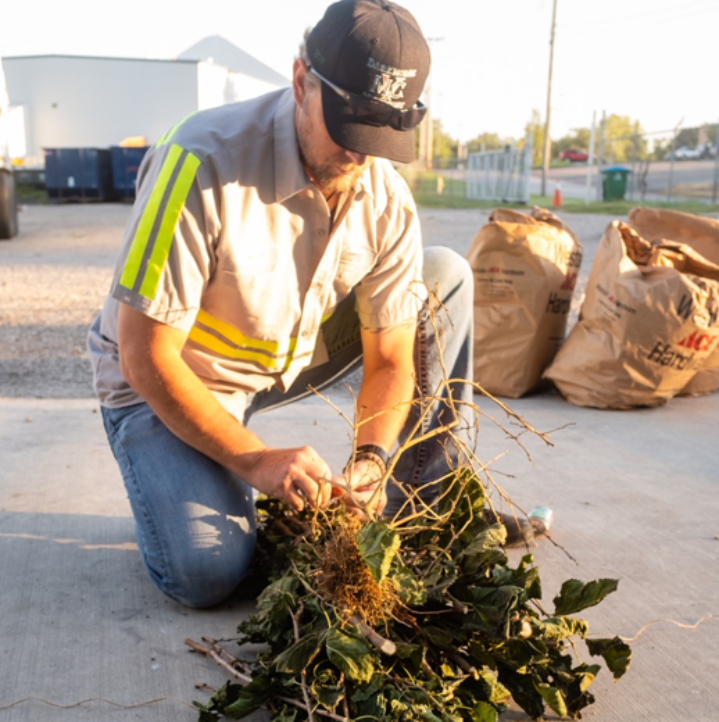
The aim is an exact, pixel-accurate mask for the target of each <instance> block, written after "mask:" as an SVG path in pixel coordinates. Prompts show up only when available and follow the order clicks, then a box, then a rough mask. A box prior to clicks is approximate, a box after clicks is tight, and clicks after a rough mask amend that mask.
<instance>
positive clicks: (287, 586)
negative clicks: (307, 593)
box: [257, 574, 300, 623]
mask: <svg viewBox="0 0 719 722" xmlns="http://www.w3.org/2000/svg"><path fill="white" fill-rule="evenodd" d="M299 586H300V581H299V579H297V577H295V576H291V575H289V574H288V575H285V576H284V577H281V578H280V579H278V580H277V581H276V582H273V583H272V584H270V585H268V586H267V587H266V588H265V589H264V590H263V591H262V593H261V594H260V596H259V597H257V616H258V618H259V619H260V620H263V619H265V618H267V619H268V620H271V621H272V622H273V623H277V621H278V620H279V619H281V618H282V617H283V616H285V615H287V614H289V613H290V610H291V609H292V607H293V606H294V605H295V602H296V600H297V594H296V592H297V589H298V588H299Z"/></svg>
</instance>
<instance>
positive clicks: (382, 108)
mask: <svg viewBox="0 0 719 722" xmlns="http://www.w3.org/2000/svg"><path fill="white" fill-rule="evenodd" d="M309 71H310V72H311V73H312V74H313V75H316V76H317V77H318V78H319V79H320V80H321V81H322V82H323V83H324V84H325V85H326V86H327V87H328V88H331V89H332V90H334V92H335V93H337V95H339V96H340V98H342V100H344V101H345V102H346V103H347V105H348V106H349V107H350V109H351V110H352V112H353V113H354V114H355V117H356V118H357V120H358V121H359V122H360V123H365V124H366V125H376V126H389V127H390V128H394V130H412V128H416V127H417V126H418V125H419V123H420V122H421V121H422V118H424V116H425V115H426V113H427V106H426V105H424V103H422V102H421V101H419V100H418V101H417V104H416V105H415V106H414V107H412V108H409V109H408V110H401V109H400V108H394V107H393V106H391V105H388V104H387V103H383V102H382V101H381V100H375V99H374V98H368V97H366V96H364V95H357V94H356V93H351V92H350V91H349V90H345V89H344V88H340V87H339V86H338V85H335V84H334V83H333V82H332V81H331V80H327V78H325V77H324V75H321V74H320V73H318V72H317V70H316V69H315V68H314V67H312V65H310V66H309Z"/></svg>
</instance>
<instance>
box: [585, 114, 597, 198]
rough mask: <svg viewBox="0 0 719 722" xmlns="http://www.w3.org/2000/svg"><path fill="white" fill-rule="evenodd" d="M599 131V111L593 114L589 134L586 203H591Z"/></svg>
mask: <svg viewBox="0 0 719 722" xmlns="http://www.w3.org/2000/svg"><path fill="white" fill-rule="evenodd" d="M596 130H597V111H596V110H595V111H594V112H593V113H592V130H591V131H590V133H589V158H588V159H587V188H586V192H585V193H584V202H585V203H589V199H590V197H591V195H592V172H593V170H594V136H595V134H596Z"/></svg>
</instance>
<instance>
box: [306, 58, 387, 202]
mask: <svg viewBox="0 0 719 722" xmlns="http://www.w3.org/2000/svg"><path fill="white" fill-rule="evenodd" d="M320 82H321V81H319V79H315V77H314V76H309V73H308V71H307V66H306V65H305V64H304V63H303V62H302V61H301V60H297V61H296V62H295V67H294V92H295V101H296V103H297V107H296V111H295V125H296V128H297V140H298V143H299V146H300V153H301V154H302V161H303V162H304V164H305V168H306V170H307V174H308V175H309V177H310V179H311V180H312V182H313V183H314V184H315V185H316V186H317V187H318V188H319V189H320V191H321V192H322V194H323V195H324V196H325V197H329V196H330V195H332V194H333V193H342V192H345V191H348V190H349V189H350V188H352V187H353V186H354V185H355V183H356V182H357V180H358V178H359V177H360V176H361V175H362V173H364V171H365V170H366V169H367V168H369V166H370V165H372V163H373V162H374V158H373V157H372V156H368V155H362V154H360V153H353V152H352V151H349V150H345V149H344V148H341V147H340V146H338V145H337V144H336V143H335V142H334V141H333V140H332V139H331V138H330V136H329V133H328V132H327V128H326V127H325V121H324V117H323V116H322V92H321V86H320Z"/></svg>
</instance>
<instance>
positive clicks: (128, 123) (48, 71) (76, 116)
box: [2, 55, 200, 157]
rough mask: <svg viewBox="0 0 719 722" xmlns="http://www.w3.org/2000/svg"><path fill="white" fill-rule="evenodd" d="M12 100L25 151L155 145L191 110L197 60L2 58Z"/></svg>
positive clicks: (195, 105)
mask: <svg viewBox="0 0 719 722" xmlns="http://www.w3.org/2000/svg"><path fill="white" fill-rule="evenodd" d="M2 62H3V67H4V69H5V76H6V81H7V89H8V95H9V97H10V104H11V105H13V106H24V109H25V124H26V139H25V141H26V150H27V154H28V156H30V157H36V156H42V149H43V148H63V147H101V148H102V147H108V146H110V145H117V144H118V143H119V142H120V141H121V140H123V139H124V138H126V137H128V136H145V138H146V139H147V142H148V144H152V143H154V142H155V141H156V140H158V138H160V137H161V136H162V135H163V134H164V133H165V132H166V131H167V130H168V129H169V128H171V127H172V126H173V125H174V124H175V123H177V122H178V121H179V120H181V119H182V118H184V117H185V116H187V115H188V114H189V113H192V112H193V111H195V110H197V109H198V107H200V105H199V99H198V94H199V91H198V67H197V66H198V64H197V62H194V61H166V60H143V59H124V58H98V57H92V58H91V57H72V56H59V55H57V56H35V57H25V58H22V57H20V58H4V59H3V61H2Z"/></svg>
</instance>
